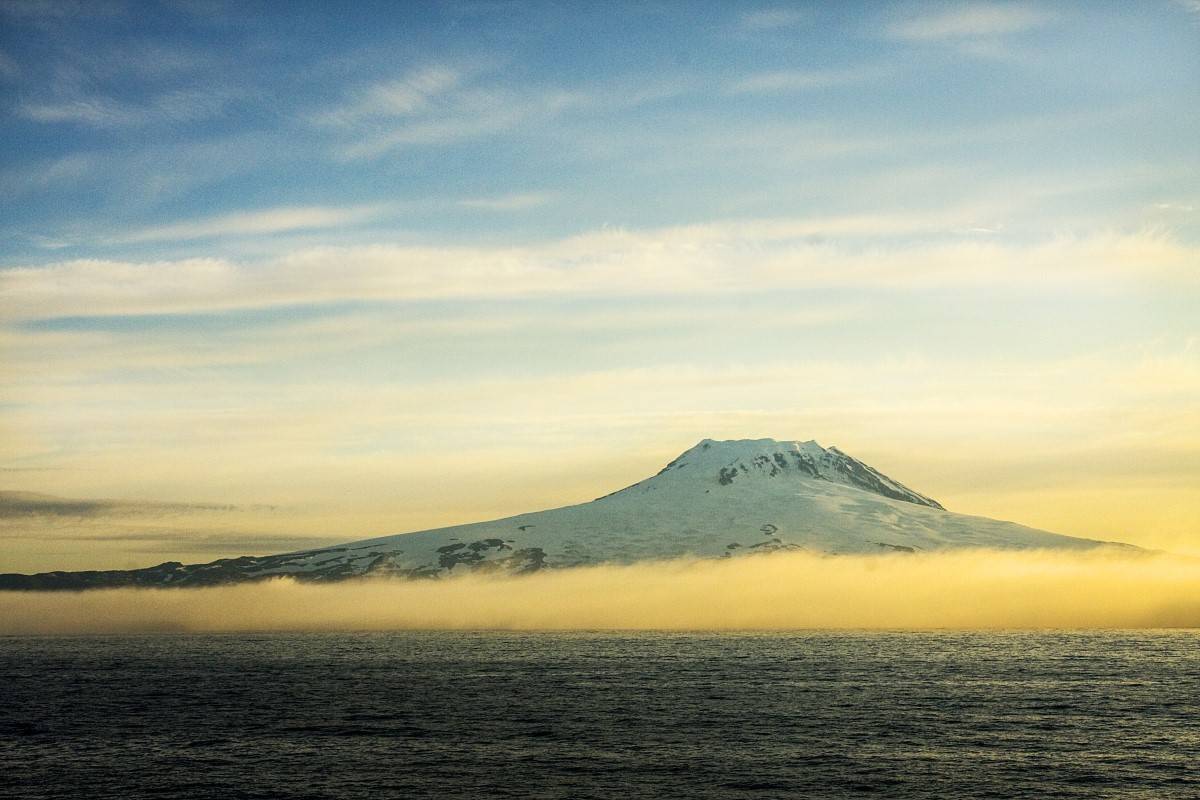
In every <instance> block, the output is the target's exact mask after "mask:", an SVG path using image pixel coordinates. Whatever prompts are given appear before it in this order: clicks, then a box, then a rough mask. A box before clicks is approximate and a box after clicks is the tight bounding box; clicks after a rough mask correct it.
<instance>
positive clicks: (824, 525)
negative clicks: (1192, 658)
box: [0, 439, 1107, 589]
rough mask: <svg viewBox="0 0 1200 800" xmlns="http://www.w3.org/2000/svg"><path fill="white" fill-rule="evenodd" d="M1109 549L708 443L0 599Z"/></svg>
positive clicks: (872, 474) (854, 468) (798, 462)
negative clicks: (499, 508)
mask: <svg viewBox="0 0 1200 800" xmlns="http://www.w3.org/2000/svg"><path fill="white" fill-rule="evenodd" d="M1103 544H1107V543H1105V542H1098V541H1094V540H1091V539H1079V538H1075V537H1071V536H1062V535H1059V534H1055V533H1048V532H1046V531H1040V530H1035V529H1033V528H1026V527H1024V526H1022V525H1016V524H1014V523H1011V522H1000V521H997V520H992V519H987V518H984V517H971V516H967V515H964V514H955V513H952V512H949V511H946V510H945V509H943V508H942V506H941V504H939V503H938V502H937V501H936V500H933V499H931V498H929V497H927V496H925V495H923V494H920V493H918V492H915V491H913V490H912V489H909V488H908V487H907V486H905V485H904V484H902V483H900V482H899V481H896V480H893V479H892V478H889V477H888V476H886V475H884V474H882V473H880V472H879V471H877V470H875V469H874V468H872V467H870V466H868V465H867V464H864V463H863V462H861V461H858V460H857V459H855V458H852V457H851V456H849V455H847V454H845V453H843V452H842V451H841V450H838V449H837V448H835V447H829V448H824V447H821V446H820V445H818V444H817V443H816V442H811V441H809V442H786V441H785V442H779V441H775V440H774V439H755V440H738V441H713V440H711V439H705V440H704V441H702V442H700V443H699V444H697V445H696V446H695V447H693V448H691V449H690V450H688V451H686V452H685V453H683V454H682V455H680V456H679V457H678V458H676V459H675V460H674V461H672V462H671V463H670V464H668V465H667V466H666V467H664V468H663V469H662V470H661V471H660V472H659V473H658V474H657V475H655V476H654V477H652V478H647V479H646V480H644V481H640V482H639V483H635V484H633V485H632V486H629V487H627V488H625V489H621V490H620V491H617V492H613V493H612V494H609V495H606V496H604V497H601V498H599V499H597V500H593V501H591V502H590V503H582V504H580V505H574V506H567V507H565V508H556V509H551V510H549V511H538V512H534V513H530V514H521V515H519V516H516V517H508V518H506V519H499V520H493V521H490V522H477V523H473V524H469V525H456V526H454V527H449V528H439V529H437V530H429V531H420V532H416V533H404V534H398V535H394V536H385V537H382V538H378V539H367V540H364V541H359V542H351V543H348V544H344V545H338V546H336V547H329V548H323V549H319V550H306V551H301V552H295V553H283V554H280V555H272V556H243V557H241V558H229V559H220V560H218V561H214V562H212V563H209V564H191V565H184V564H179V563H177V562H169V563H166V564H160V565H158V566H156V567H150V568H148V569H141V570H126V571H112V572H49V573H42V574H39V575H0V589H85V588H96V587H108V586H203V585H215V584H226V583H235V582H241V581H247V580H259V579H262V578H268V577H273V576H279V575H290V576H294V577H296V578H297V579H300V580H309V581H334V580H343V579H346V578H354V577H360V576H365V575H371V576H399V577H413V578H415V577H438V576H442V575H448V574H458V573H462V572H467V571H472V570H486V571H497V572H504V573H509V574H521V573H527V572H534V571H537V570H539V569H543V568H547V567H570V566H579V565H585V564H599V563H631V562H635V561H646V560H660V559H667V558H677V557H681V556H695V557H701V558H726V557H730V556H740V555H744V554H747V553H763V552H771V551H777V550H809V551H813V552H820V553H830V554H844V553H879V552H905V553H917V552H921V551H927V550H937V549H942V548H968V547H976V548H997V549H1030V548H1060V549H1061V548H1068V549H1082V548H1091V547H1096V546H1099V545H1103Z"/></svg>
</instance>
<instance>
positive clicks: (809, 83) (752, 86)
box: [728, 67, 890, 94]
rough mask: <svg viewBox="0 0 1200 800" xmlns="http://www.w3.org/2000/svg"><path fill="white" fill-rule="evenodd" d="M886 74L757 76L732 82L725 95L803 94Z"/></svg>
mask: <svg viewBox="0 0 1200 800" xmlns="http://www.w3.org/2000/svg"><path fill="white" fill-rule="evenodd" d="M889 73H890V70H887V69H882V68H877V67H874V68H872V67H861V68H851V69H815V70H776V71H772V72H757V73H754V74H752V75H747V76H746V77H744V78H741V79H740V80H736V81H734V82H732V83H731V84H729V86H728V91H729V92H730V93H733V94H773V93H786V92H804V91H808V90H811V89H825V88H828V87H831V86H843V85H847V84H854V83H862V82H864V81H870V80H877V79H879V78H883V77H886V76H887V75H888V74H889Z"/></svg>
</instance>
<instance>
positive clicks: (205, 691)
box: [0, 632, 1200, 800]
mask: <svg viewBox="0 0 1200 800" xmlns="http://www.w3.org/2000/svg"><path fill="white" fill-rule="evenodd" d="M0 795H2V796H4V797H21V798H43V797H44V798H50V797H53V798H61V797H68V798H110V797H111V798H143V797H186V798H213V799H214V800H216V799H218V798H219V799H220V800H234V799H235V798H414V797H436V798H486V797H520V798H550V797H556V798H557V797H561V798H640V797H647V798H650V797H654V798H659V797H680V798H707V797H713V798H717V797H720V798H725V797H731V798H737V797H822V798H824V797H828V798H840V797H865V796H876V797H885V798H976V797H979V798H982V797H993V798H1050V797H1077V798H1104V797H1120V798H1155V799H1156V800H1157V799H1160V798H1198V797H1200V632H1154V633H1144V632H1099V633H1096V632H1088V633H1040V632H1038V633H1034V632H1013V633H855V632H847V633H786V634H784V633H780V634H642V633H639V634H621V633H563V634H558V633H491V632H481V633H382V634H381V633H362V634H301V635H297V634H262V635H202V636H201V635H194V636H193V635H157V636H119V637H75V638H28V637H7V638H0Z"/></svg>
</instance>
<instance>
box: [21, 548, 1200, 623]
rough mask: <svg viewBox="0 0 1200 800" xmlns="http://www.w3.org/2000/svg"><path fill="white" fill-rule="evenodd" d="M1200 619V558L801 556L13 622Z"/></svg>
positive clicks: (88, 611) (188, 600)
mask: <svg viewBox="0 0 1200 800" xmlns="http://www.w3.org/2000/svg"><path fill="white" fill-rule="evenodd" d="M1156 627H1200V561H1197V560H1195V559H1185V558H1182V557H1177V556H1168V555H1156V554H1145V555H1129V554H1120V553H1112V552H1093V553H1085V554H1058V553H1049V552H1023V553H1013V552H988V551H973V552H961V551H960V552H954V553H942V554H931V555H923V556H920V557H912V556H901V555H896V556H858V557H848V556H838V557H830V556H815V555H807V554H785V555H772V556H766V557H749V558H741V559H735V560H726V561H675V562H667V563H659V564H638V565H631V566H603V567H592V568H581V569H573V570H563V571H557V572H546V573H540V574H536V575H532V576H528V577H523V578H484V577H475V576H466V577H462V578H455V579H448V580H441V581H428V582H424V581H422V582H398V581H363V582H357V583H342V584H333V585H324V586H322V585H305V584H297V583H295V582H292V581H290V580H278V581H271V582H267V583H259V584H250V585H241V586H233V587H224V588H214V589H117V590H104V591H94V592H84V593H79V594H60V593H53V594H38V593H21V592H4V593H0V634H6V635H12V634H71V633H124V632H222V631H329V630H422V629H508V630H572V629H574V630H605V629H609V630H612V629H623V630H755V629H758V630H772V629H774V630H779V629H814V628H827V629H840V628H864V629H880V628H886V629H927V628H960V629H976V628H993V629H994V628H1075V629H1078V628H1156Z"/></svg>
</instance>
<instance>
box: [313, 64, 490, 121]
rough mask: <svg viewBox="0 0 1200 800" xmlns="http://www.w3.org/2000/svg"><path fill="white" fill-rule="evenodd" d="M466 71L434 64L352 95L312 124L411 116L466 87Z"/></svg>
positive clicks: (320, 113) (320, 115)
mask: <svg viewBox="0 0 1200 800" xmlns="http://www.w3.org/2000/svg"><path fill="white" fill-rule="evenodd" d="M465 78H466V73H465V71H464V70H463V69H460V68H453V67H449V66H445V65H440V64H434V65H428V66H424V67H420V68H418V69H415V70H412V71H411V72H409V73H408V74H406V75H404V76H402V77H400V78H397V79H395V80H389V81H382V82H379V83H375V84H372V85H370V86H366V87H362V88H360V89H357V90H355V91H353V92H351V95H350V97H349V98H348V99H347V101H346V102H345V103H344V104H342V105H340V106H337V107H336V108H333V109H330V110H327V111H323V112H319V113H316V114H314V115H312V116H311V117H310V121H312V122H314V123H316V124H320V125H350V124H354V123H357V122H361V121H363V120H370V119H378V118H387V117H402V116H410V115H413V114H416V113H418V112H423V111H426V110H428V109H429V108H430V106H431V105H433V104H434V103H436V102H438V101H439V99H440V98H442V97H444V96H446V95H447V94H449V93H450V92H452V91H453V90H454V89H456V88H458V87H459V86H461V85H462V84H463V81H464V79H465Z"/></svg>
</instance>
